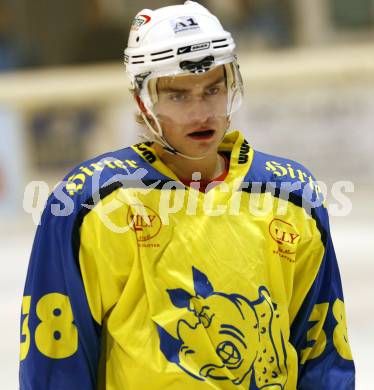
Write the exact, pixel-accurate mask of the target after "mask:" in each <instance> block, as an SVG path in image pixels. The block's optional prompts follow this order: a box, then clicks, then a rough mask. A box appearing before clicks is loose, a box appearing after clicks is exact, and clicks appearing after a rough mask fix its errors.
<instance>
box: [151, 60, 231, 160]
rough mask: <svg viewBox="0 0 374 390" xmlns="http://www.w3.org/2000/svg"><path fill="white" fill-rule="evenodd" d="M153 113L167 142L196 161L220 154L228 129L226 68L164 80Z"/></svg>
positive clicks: (158, 90)
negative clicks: (198, 158)
mask: <svg viewBox="0 0 374 390" xmlns="http://www.w3.org/2000/svg"><path fill="white" fill-rule="evenodd" d="M157 95H158V100H157V103H156V104H155V105H154V111H155V113H156V115H157V118H158V120H159V122H160V124H161V126H162V129H163V133H164V136H165V138H166V140H167V141H168V142H169V143H170V144H171V145H172V146H173V147H174V148H176V149H177V150H179V151H180V152H181V153H184V154H187V155H189V156H193V157H200V156H204V155H209V154H210V153H213V152H215V151H216V150H217V148H218V145H219V143H220V141H221V140H222V137H223V135H224V133H225V131H226V128H227V125H228V122H227V121H228V119H227V87H226V79H225V72H224V67H223V65H222V66H219V67H217V68H214V69H212V70H210V71H208V72H206V73H203V74H200V75H196V74H189V75H183V76H176V77H161V78H159V79H158V81H157Z"/></svg>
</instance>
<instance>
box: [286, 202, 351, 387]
mask: <svg viewBox="0 0 374 390" xmlns="http://www.w3.org/2000/svg"><path fill="white" fill-rule="evenodd" d="M314 217H315V219H316V220H317V225H319V229H320V231H321V233H322V234H321V235H322V241H323V242H324V248H325V251H324V256H323V260H322V263H321V266H320V269H319V271H318V274H317V277H316V279H315V280H314V282H313V285H312V287H311V289H310V290H309V292H308V294H307V296H306V298H305V299H304V302H303V304H302V306H301V308H300V310H299V312H298V314H297V316H296V318H295V320H294V322H293V324H292V326H291V342H292V344H293V345H294V346H295V348H296V350H297V353H298V357H299V376H298V387H297V388H298V390H315V389H318V390H334V389H336V390H353V389H354V388H355V367H354V363H353V360H352V355H351V350H350V346H349V343H348V336H347V326H346V319H345V309H344V298H343V292H342V285H341V280H340V274H339V268H338V263H337V260H336V256H335V251H334V246H333V243H332V239H331V235H330V230H329V222H328V216H327V211H326V209H325V208H324V207H323V206H321V207H319V208H318V210H317V211H316V213H315V215H314ZM311 260H313V259H312V258H311Z"/></svg>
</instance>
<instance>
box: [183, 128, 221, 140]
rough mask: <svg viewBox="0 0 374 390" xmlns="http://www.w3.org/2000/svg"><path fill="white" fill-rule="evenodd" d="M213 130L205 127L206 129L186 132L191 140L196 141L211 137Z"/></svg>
mask: <svg viewBox="0 0 374 390" xmlns="http://www.w3.org/2000/svg"><path fill="white" fill-rule="evenodd" d="M214 133H215V130H213V129H206V130H196V131H193V132H192V133H189V134H187V136H188V137H189V138H191V139H193V140H197V141H206V140H209V139H211V138H213V136H214Z"/></svg>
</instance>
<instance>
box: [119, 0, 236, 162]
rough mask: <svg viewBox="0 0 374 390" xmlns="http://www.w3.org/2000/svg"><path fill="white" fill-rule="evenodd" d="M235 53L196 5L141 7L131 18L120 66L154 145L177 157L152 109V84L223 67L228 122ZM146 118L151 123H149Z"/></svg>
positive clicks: (215, 24) (154, 92)
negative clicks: (125, 74) (165, 78)
mask: <svg viewBox="0 0 374 390" xmlns="http://www.w3.org/2000/svg"><path fill="white" fill-rule="evenodd" d="M234 49H235V43H234V41H233V39H232V37H231V34H230V33H229V32H227V31H225V30H224V29H223V27H222V25H221V23H220V22H219V20H218V18H217V17H216V16H214V15H213V14H211V13H210V12H209V11H208V10H207V9H206V8H205V7H203V6H202V5H200V4H198V3H197V2H194V1H186V2H185V3H184V4H183V5H173V6H168V7H163V8H159V9H156V10H150V9H144V10H142V11H140V12H139V13H138V14H137V15H136V16H135V18H134V20H133V23H132V27H131V30H130V36H129V40H128V46H127V48H126V50H125V67H126V72H127V74H128V76H129V78H130V81H131V86H132V88H133V89H134V92H135V96H136V99H137V101H138V104H139V106H140V108H141V114H142V116H143V119H144V120H145V122H146V124H147V125H148V127H149V128H150V130H151V131H152V133H153V134H154V135H155V137H156V139H154V141H158V142H160V143H161V144H163V145H164V147H165V149H166V150H169V151H170V152H172V153H178V151H177V150H175V149H174V148H173V147H172V146H171V145H169V143H168V142H167V140H166V139H165V137H164V135H163V131H162V127H161V125H160V123H159V120H158V118H157V113H156V112H155V111H154V109H153V108H154V106H155V104H156V102H157V87H156V82H157V79H158V78H160V77H170V76H178V75H190V74H191V73H192V74H203V73H205V72H207V71H209V70H211V69H213V68H215V67H217V66H220V65H224V68H225V76H226V86H227V107H225V113H224V115H225V116H227V117H228V119H229V120H230V118H231V114H232V113H233V112H234V111H236V110H237V109H238V108H239V106H240V104H241V100H242V94H243V85H242V79H241V76H240V72H239V67H238V64H237V62H236V56H235V54H234ZM149 117H151V118H152V119H153V122H154V124H155V125H152V124H151V123H150V121H149ZM179 154H180V153H179ZM187 157H188V156H187Z"/></svg>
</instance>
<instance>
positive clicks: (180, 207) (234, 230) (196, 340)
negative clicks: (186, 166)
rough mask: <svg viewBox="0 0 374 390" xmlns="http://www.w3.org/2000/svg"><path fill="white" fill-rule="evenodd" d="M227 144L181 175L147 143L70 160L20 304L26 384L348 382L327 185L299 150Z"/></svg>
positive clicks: (112, 386) (350, 373)
mask: <svg viewBox="0 0 374 390" xmlns="http://www.w3.org/2000/svg"><path fill="white" fill-rule="evenodd" d="M220 152H221V153H225V154H226V155H227V157H228V158H229V159H230V166H229V172H228V175H227V177H226V179H225V180H224V181H223V182H221V183H219V184H218V185H215V186H212V188H211V189H209V188H208V190H207V192H206V193H202V192H200V191H199V182H198V181H196V182H194V183H192V184H191V187H185V186H184V185H183V184H182V183H181V182H180V181H179V180H178V178H177V177H176V176H175V174H174V173H173V172H172V171H170V169H169V168H168V167H167V166H165V165H164V164H163V163H162V161H161V160H160V159H159V158H158V156H157V155H156V153H155V152H154V150H153V149H152V145H151V144H146V143H142V144H138V145H134V146H132V147H129V148H125V149H122V150H120V151H117V152H113V153H108V154H105V155H103V156H99V157H98V158H96V159H93V160H90V161H88V162H86V163H84V164H81V165H79V166H78V167H76V168H75V169H74V170H73V172H72V173H70V174H69V175H68V176H67V177H66V180H65V181H63V182H62V183H61V185H60V186H59V187H57V189H56V190H55V191H54V193H53V194H52V195H51V197H50V199H49V201H48V203H47V205H46V209H45V211H44V214H43V217H42V220H41V225H40V227H39V228H38V232H37V235H36V238H35V243H34V247H33V252H32V256H31V261H30V266H29V271H28V276H27V280H26V286H25V297H24V300H23V305H22V319H21V321H22V329H21V366H20V387H21V390H27V389H38V390H39V389H40V390H44V389H54V390H55V389H96V388H99V389H107V390H119V389H126V390H127V389H128V390H132V389H144V390H146V389H150V390H156V389H181V390H182V389H202V390H203V389H228V390H229V389H233V390H234V389H250V390H255V389H271V390H275V389H284V390H286V389H287V390H294V389H296V388H297V389H319V390H321V389H326V390H327V389H329V390H331V389H339V390H345V389H354V365H353V361H352V356H351V352H350V347H349V344H348V339H347V329H346V322H345V311H344V303H343V294H342V289H341V282H340V277H339V270H338V266H337V263H336V258H335V254H334V249H333V245H332V241H331V237H330V233H329V225H328V216H327V211H326V208H325V206H324V204H323V199H322V195H321V193H320V191H319V188H318V186H317V184H316V182H315V179H314V178H313V176H312V175H311V174H310V172H309V171H308V170H307V169H305V168H304V167H303V166H302V165H300V164H298V163H296V162H294V161H291V160H287V159H283V158H279V157H275V156H270V155H267V154H264V153H261V152H257V151H255V150H254V149H252V148H251V147H250V146H249V144H248V142H247V141H246V140H245V139H244V137H243V135H242V134H241V133H240V132H233V133H230V134H228V135H227V136H226V137H225V139H224V141H223V142H222V144H221V146H220Z"/></svg>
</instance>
